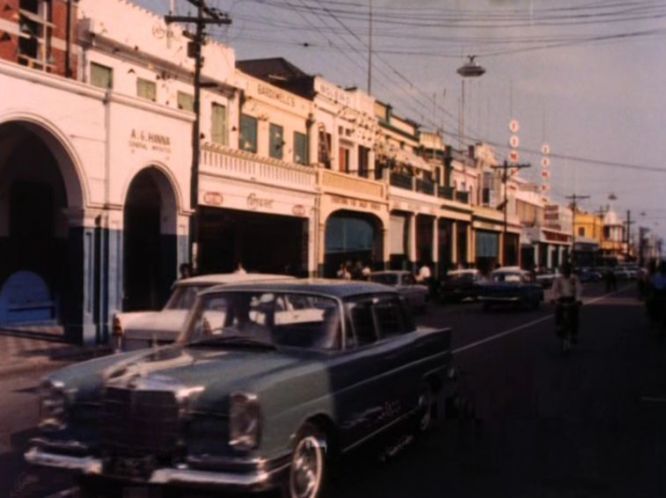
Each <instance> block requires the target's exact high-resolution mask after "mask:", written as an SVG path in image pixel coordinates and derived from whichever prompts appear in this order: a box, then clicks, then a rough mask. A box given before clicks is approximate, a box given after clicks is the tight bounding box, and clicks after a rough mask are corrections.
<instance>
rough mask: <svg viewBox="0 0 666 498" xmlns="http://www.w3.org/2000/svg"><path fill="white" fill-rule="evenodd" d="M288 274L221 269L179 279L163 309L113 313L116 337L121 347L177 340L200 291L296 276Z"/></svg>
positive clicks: (115, 339)
mask: <svg viewBox="0 0 666 498" xmlns="http://www.w3.org/2000/svg"><path fill="white" fill-rule="evenodd" d="M294 279H295V277H290V276H288V275H273V274H267V273H245V272H234V273H218V274H210V275H200V276H197V277H190V278H184V279H181V280H177V281H176V282H175V283H174V284H173V287H172V292H171V297H169V300H168V301H167V303H166V304H165V305H164V308H163V309H162V310H161V311H132V312H127V313H117V314H116V315H115V316H114V317H113V337H114V342H115V348H116V350H119V351H130V350H134V349H141V348H147V347H150V346H154V345H161V344H167V343H170V342H173V341H175V340H176V338H177V337H178V334H180V331H181V329H182V328H183V325H184V324H185V319H186V318H187V315H188V313H189V312H190V309H191V308H192V306H193V305H194V301H195V299H196V297H197V294H198V293H199V292H201V291H202V290H204V289H207V288H209V287H212V286H214V285H229V284H240V283H246V282H272V281H279V280H294Z"/></svg>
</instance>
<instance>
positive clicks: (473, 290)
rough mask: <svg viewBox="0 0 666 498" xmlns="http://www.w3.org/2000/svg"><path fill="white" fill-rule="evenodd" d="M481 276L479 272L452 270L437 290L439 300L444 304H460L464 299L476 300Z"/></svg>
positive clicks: (474, 270) (473, 270)
mask: <svg viewBox="0 0 666 498" xmlns="http://www.w3.org/2000/svg"><path fill="white" fill-rule="evenodd" d="M480 281H481V274H480V272H479V270H476V269H467V270H453V271H450V272H448V273H447V274H446V278H445V279H444V281H443V282H442V283H441V285H440V288H439V295H440V299H441V300H442V301H445V302H447V301H448V302H460V301H463V300H465V299H472V300H476V298H477V297H478V296H479V291H480Z"/></svg>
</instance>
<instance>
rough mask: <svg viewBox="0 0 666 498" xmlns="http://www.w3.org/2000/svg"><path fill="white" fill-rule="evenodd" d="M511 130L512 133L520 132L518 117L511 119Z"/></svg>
mask: <svg viewBox="0 0 666 498" xmlns="http://www.w3.org/2000/svg"><path fill="white" fill-rule="evenodd" d="M509 131H510V132H511V133H518V132H519V131H520V123H519V122H518V120H517V119H512V120H511V121H509Z"/></svg>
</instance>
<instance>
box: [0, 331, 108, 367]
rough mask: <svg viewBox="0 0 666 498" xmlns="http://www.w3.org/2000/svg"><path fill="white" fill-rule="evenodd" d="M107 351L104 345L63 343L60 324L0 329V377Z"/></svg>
mask: <svg viewBox="0 0 666 498" xmlns="http://www.w3.org/2000/svg"><path fill="white" fill-rule="evenodd" d="M109 352H110V349H109V347H108V346H89V347H85V348H84V347H82V346H77V345H74V344H68V343H66V342H64V339H63V334H62V329H61V327H16V328H12V329H0V377H7V376H9V375H17V374H20V373H23V372H27V371H30V370H39V369H45V368H58V367H61V366H65V365H67V364H69V363H73V362H77V361H83V360H87V359H90V358H94V357H96V356H103V355H105V354H108V353H109Z"/></svg>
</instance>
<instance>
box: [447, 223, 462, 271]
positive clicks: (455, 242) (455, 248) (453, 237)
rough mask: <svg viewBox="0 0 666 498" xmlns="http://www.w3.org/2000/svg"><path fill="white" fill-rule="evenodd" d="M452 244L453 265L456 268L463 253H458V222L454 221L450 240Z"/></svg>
mask: <svg viewBox="0 0 666 498" xmlns="http://www.w3.org/2000/svg"><path fill="white" fill-rule="evenodd" d="M449 244H450V245H451V265H452V266H453V267H454V268H455V267H456V266H457V264H458V263H460V260H461V257H460V256H461V255H460V254H458V222H457V221H454V222H452V223H451V240H450V241H449Z"/></svg>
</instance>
